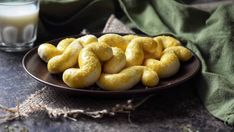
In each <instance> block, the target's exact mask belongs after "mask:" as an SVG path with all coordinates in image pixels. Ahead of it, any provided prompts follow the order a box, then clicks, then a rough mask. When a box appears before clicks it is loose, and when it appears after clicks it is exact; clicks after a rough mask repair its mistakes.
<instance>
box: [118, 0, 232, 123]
mask: <svg viewBox="0 0 234 132" xmlns="http://www.w3.org/2000/svg"><path fill="white" fill-rule="evenodd" d="M119 2H120V5H121V7H122V9H123V10H124V12H125V14H126V15H127V17H128V18H129V19H130V21H131V22H132V23H134V25H135V26H136V27H137V28H138V29H140V30H141V31H143V32H144V33H146V34H149V35H156V34H161V33H171V34H173V35H175V36H177V37H178V38H180V39H182V40H184V41H185V42H186V43H185V46H187V47H188V48H190V49H191V50H193V51H194V52H195V53H196V54H197V55H198V57H199V58H200V60H201V62H202V73H201V75H200V76H199V79H197V82H196V83H195V84H191V87H193V86H194V87H196V88H197V89H198V91H199V96H200V98H201V99H202V101H203V103H204V105H205V107H206V108H207V109H208V111H209V112H210V113H211V114H213V115H214V116H215V117H217V118H219V119H221V120H223V121H225V122H227V123H228V124H231V125H234V5H221V6H219V7H218V8H217V9H215V10H213V11H212V12H204V11H201V10H197V9H194V8H191V7H188V6H186V5H184V4H181V3H178V2H176V1H173V0H146V1H143V0H142V1H140V0H138V1H137V0H119Z"/></svg>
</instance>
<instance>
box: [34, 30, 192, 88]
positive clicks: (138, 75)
mask: <svg viewBox="0 0 234 132" xmlns="http://www.w3.org/2000/svg"><path fill="white" fill-rule="evenodd" d="M38 55H39V56H40V58H41V59H42V60H43V61H45V62H47V68H48V71H49V72H50V73H52V74H60V73H62V74H63V76H62V79H63V81H64V83H65V84H67V85H68V86H69V87H72V88H87V87H89V86H91V85H93V84H95V83H96V84H97V85H98V86H99V87H100V88H102V89H104V90H112V91H121V90H127V89H130V88H132V87H133V86H134V85H136V84H137V83H139V82H140V81H141V82H142V84H143V85H144V86H146V87H153V86H156V85H157V84H158V83H159V79H161V78H167V77H171V76H173V75H174V74H176V73H177V72H178V70H179V68H180V61H188V60H189V59H190V58H191V57H192V53H191V51H190V50H188V49H186V48H185V47H183V46H182V45H181V43H180V42H179V41H178V40H177V39H175V38H173V37H170V36H157V37H153V38H152V37H142V36H137V35H124V36H121V35H118V34H104V35H102V36H100V37H99V38H97V37H96V36H94V35H84V36H82V37H79V38H66V39H63V40H61V41H60V42H59V43H58V45H57V46H56V47H55V46H54V45H52V44H49V43H44V44H41V45H40V46H39V48H38Z"/></svg>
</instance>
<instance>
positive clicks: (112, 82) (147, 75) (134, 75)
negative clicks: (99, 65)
mask: <svg viewBox="0 0 234 132" xmlns="http://www.w3.org/2000/svg"><path fill="white" fill-rule="evenodd" d="M140 81H141V82H142V83H143V84H144V85H145V86H149V87H152V86H156V85H157V84H158V82H159V78H158V75H157V73H156V72H154V71H153V70H151V69H150V68H147V67H145V66H132V67H128V68H125V69H123V70H122V71H121V72H119V73H116V74H106V73H102V74H101V76H100V79H99V80H98V82H97V85H98V86H99V87H100V88H102V89H104V90H109V91H123V90H127V89H130V88H132V87H133V86H135V85H136V84H137V83H138V82H140Z"/></svg>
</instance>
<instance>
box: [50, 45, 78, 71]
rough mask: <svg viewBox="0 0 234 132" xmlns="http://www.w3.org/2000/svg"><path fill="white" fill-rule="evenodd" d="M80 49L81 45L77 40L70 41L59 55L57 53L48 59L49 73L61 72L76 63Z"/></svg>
mask: <svg viewBox="0 0 234 132" xmlns="http://www.w3.org/2000/svg"><path fill="white" fill-rule="evenodd" d="M81 49H82V45H81V44H80V43H79V42H78V41H76V42H75V41H74V42H72V43H71V44H70V45H69V46H68V47H67V48H66V49H65V51H64V52H63V53H62V54H61V55H57V56H55V57H53V58H51V59H50V60H49V61H48V64H47V69H48V71H49V72H50V73H61V72H63V71H65V70H66V69H68V68H70V67H72V66H74V65H76V64H77V59H78V55H79V53H80V51H81Z"/></svg>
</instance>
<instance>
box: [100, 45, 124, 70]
mask: <svg viewBox="0 0 234 132" xmlns="http://www.w3.org/2000/svg"><path fill="white" fill-rule="evenodd" d="M112 51H113V56H112V57H111V59H110V60H108V61H107V62H105V63H104V64H103V72H104V73H112V74H113V73H118V72H120V71H121V70H122V69H123V68H124V67H125V65H126V56H125V53H124V52H123V50H121V49H120V48H116V47H112Z"/></svg>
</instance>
